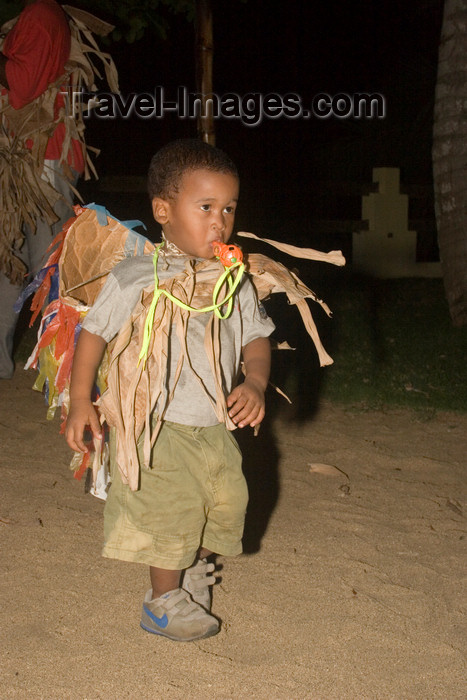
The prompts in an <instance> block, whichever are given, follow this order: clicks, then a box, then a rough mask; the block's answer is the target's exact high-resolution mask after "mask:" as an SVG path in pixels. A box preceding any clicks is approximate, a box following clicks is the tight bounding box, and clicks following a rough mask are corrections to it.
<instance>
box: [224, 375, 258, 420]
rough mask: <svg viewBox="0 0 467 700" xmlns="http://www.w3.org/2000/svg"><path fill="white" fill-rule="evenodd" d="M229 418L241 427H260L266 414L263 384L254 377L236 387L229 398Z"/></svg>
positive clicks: (246, 379)
mask: <svg viewBox="0 0 467 700" xmlns="http://www.w3.org/2000/svg"><path fill="white" fill-rule="evenodd" d="M227 407H228V409H229V416H230V417H231V418H232V420H233V422H234V423H235V424H236V425H237V426H238V427H239V428H244V427H245V426H246V425H251V427H252V428H254V427H255V426H256V425H259V424H260V423H261V421H262V420H263V418H264V414H265V410H264V407H265V401H264V391H263V388H262V386H261V383H260V382H258V381H256V380H255V379H253V378H252V377H251V378H249V377H246V378H245V381H244V382H242V384H239V385H238V386H236V387H235V389H234V390H233V391H232V393H231V394H230V395H229V396H228V397H227Z"/></svg>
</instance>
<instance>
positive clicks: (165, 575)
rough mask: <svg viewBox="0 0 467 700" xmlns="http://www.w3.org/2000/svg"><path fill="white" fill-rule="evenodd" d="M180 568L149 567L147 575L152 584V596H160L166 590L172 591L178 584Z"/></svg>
mask: <svg viewBox="0 0 467 700" xmlns="http://www.w3.org/2000/svg"><path fill="white" fill-rule="evenodd" d="M181 574H182V572H181V571H180V570H177V571H172V570H170V569H159V567H157V566H150V567H149V576H150V578H151V585H152V597H153V599H154V598H160V597H161V595H164V593H167V592H168V591H173V590H174V589H175V588H178V587H179V586H180V576H181Z"/></svg>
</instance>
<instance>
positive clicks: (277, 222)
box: [83, 0, 442, 255]
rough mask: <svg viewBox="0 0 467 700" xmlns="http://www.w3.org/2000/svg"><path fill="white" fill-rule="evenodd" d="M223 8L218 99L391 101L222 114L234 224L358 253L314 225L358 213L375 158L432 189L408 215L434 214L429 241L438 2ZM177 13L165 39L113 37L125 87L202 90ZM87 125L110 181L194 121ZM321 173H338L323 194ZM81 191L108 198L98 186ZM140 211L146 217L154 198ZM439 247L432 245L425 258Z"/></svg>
mask: <svg viewBox="0 0 467 700" xmlns="http://www.w3.org/2000/svg"><path fill="white" fill-rule="evenodd" d="M213 12H214V71H213V73H214V75H213V84H214V91H215V92H216V93H217V94H219V95H222V94H224V93H227V92H236V93H239V94H241V95H244V94H245V93H248V92H260V93H263V94H266V93H269V92H274V93H279V94H285V93H290V92H294V93H298V94H299V95H300V96H301V97H302V100H303V103H304V104H305V106H306V104H307V103H309V102H310V101H311V98H312V97H313V96H314V95H315V94H316V93H319V92H326V93H328V94H331V95H334V94H336V93H339V92H344V93H350V94H351V93H354V92H379V93H382V94H383V95H384V96H385V98H386V110H387V116H386V118H385V119H382V120H381V119H373V120H365V119H362V120H355V119H336V118H330V119H326V120H319V119H317V118H310V119H308V120H303V119H287V118H280V119H275V120H272V119H269V120H268V119H263V121H262V123H261V124H260V125H258V126H255V127H249V126H245V125H244V124H242V123H241V122H240V121H239V120H225V119H224V120H222V119H221V120H216V137H217V145H218V146H219V147H221V148H223V149H225V150H226V151H227V152H228V153H229V154H230V155H231V156H232V158H233V159H234V160H235V161H236V163H237V165H238V168H239V171H240V175H241V185H242V188H241V200H240V208H239V213H238V219H237V228H238V229H239V230H241V229H246V230H250V231H254V232H256V233H257V234H258V235H262V236H268V235H270V236H272V237H274V236H276V237H277V236H279V237H281V238H282V239H283V240H287V241H290V242H297V243H300V244H307V245H311V246H316V247H320V246H322V247H323V246H324V247H325V248H329V247H334V246H335V245H339V246H340V247H342V248H343V249H344V251H345V252H346V253H347V254H349V245H350V237H349V235H348V234H338V233H337V232H336V233H335V234H334V235H333V234H332V233H331V234H326V236H327V237H326V236H324V235H323V234H322V233H320V231H319V226H318V225H317V224H316V225H315V224H314V223H313V222H314V220H317V219H359V218H360V203H361V200H360V197H359V196H358V194H357V195H355V192H358V188H359V187H364V186H365V185H368V184H369V183H371V179H372V168H373V167H378V166H380V167H381V166H390V167H399V168H400V169H401V182H402V187H403V189H404V188H405V190H406V191H408V192H409V193H410V190H411V188H412V189H413V187H414V186H419V185H423V186H424V191H426V192H428V196H427V197H426V198H425V199H424V200H423V202H421V203H420V202H419V203H418V204H417V203H415V206H418V208H419V210H417V211H413V212H411V215H412V216H414V217H416V218H421V217H422V216H423V217H425V218H427V219H428V220H429V219H431V224H428V228H431V237H432V239H433V229H434V219H433V205H432V196H431V194H430V192H431V189H430V188H431V130H432V110H433V97H434V88H435V81H436V69H437V53H438V41H439V35H440V29H441V20H442V1H441V0H413V1H412V2H409V3H407V2H397V1H393V2H388V1H387V0H381V1H378V2H376V1H374V2H371V1H369V0H368V1H364V0H360V1H359V0H356V1H355V2H351V3H350V2H342V1H341V2H337V1H331V2H327V3H317V4H314V5H311V3H305V2H288V3H281V4H276V3H270V2H264V1H262V0H248V2H246V3H243V2H240V1H239V0H230V1H227V0H220V1H214V2H213ZM96 14H99V13H98V12H97V11H96ZM100 14H101V15H102V13H100ZM167 17H168V18H169V22H170V27H169V34H168V38H167V40H165V41H163V40H162V39H158V38H157V37H155V36H154V35H150V34H149V33H147V34H146V35H145V37H144V38H143V39H142V40H140V41H138V42H136V43H134V44H128V43H126V42H119V43H117V44H114V45H113V46H111V47H110V51H111V53H112V55H113V57H114V59H115V62H116V64H117V67H118V69H119V73H120V87H121V92H122V94H123V95H127V94H128V93H130V92H150V93H152V92H153V91H154V88H155V87H156V86H157V85H162V86H164V89H165V92H166V96H167V97H169V98H174V97H175V93H176V89H177V87H178V86H179V85H183V86H186V87H187V89H188V90H190V91H195V90H196V83H195V65H194V44H195V41H194V27H193V25H192V24H190V23H189V22H188V21H187V20H186V19H185V18H184V17H182V16H177V15H167ZM87 132H88V133H87V139H88V143H89V144H91V145H95V146H98V147H99V148H100V149H101V154H100V156H99V158H98V160H97V166H98V171H99V174H100V176H101V178H105V176H109V175H122V174H124V175H145V173H146V170H147V167H148V164H149V160H150V157H151V155H152V154H153V152H155V151H156V150H157V149H158V148H159V147H160V146H161V145H162V144H164V143H165V142H167V141H168V140H171V139H173V138H178V137H185V136H196V121H195V120H193V119H186V120H177V118H176V117H175V116H173V115H167V116H166V117H165V118H164V119H162V120H158V119H148V120H142V119H138V118H137V117H136V116H133V117H131V118H129V119H127V120H123V119H116V120H98V119H96V118H91V119H90V120H88V126H87ZM323 182H326V183H328V184H327V185H326V187H325V188H324V191H323V187H322V184H320V183H323ZM333 183H336V187H334V186H333ZM342 183H352V184H353V186H354V190H355V191H354V192H352V193H350V194H349V193H347V194H346V193H344V194H343V192H342ZM83 189H84V193H85V195H87V194H89V196H92V197H93V198H96V200H98V201H100V202H101V203H103V204H107V202H106V201H102V200H103V197H104V199H105V196H106V195H105V192H104V191H101V192H99V188H98V187H96V184H95V183H92V182H91V183H88V184H87V185H86V186H85V187H83ZM125 202H126V203H127V205H130V206H131V204H132V197H131V196H130V195H128V197H127V198H126V199H125V198H124V199H123V200H122V199H119V201H117V202H116V206H117V209H119V208H120V209H124V208H125ZM140 206H141V205H140ZM411 206H414V203H412V204H411ZM115 214H116V215H117V216H118V215H119V211H115ZM125 214H126V212H125ZM132 215H133V216H139V217H140V218H143V219H144V220H145V222H146V223H148V224H150V214H149V208H145V207H143V212H132ZM148 219H149V220H148ZM427 235H428V236H429V235H430V234H429V233H428V234H427ZM327 243H329V245H327ZM435 245H436V244H435V243H434V242H433V240H432V241H431V243H430V241H428V243H426V245H425V248H426V249H427V251H428V255H430V250H429V249H430V246H431V248H433V247H434V246H435ZM432 252H433V251H431V254H432Z"/></svg>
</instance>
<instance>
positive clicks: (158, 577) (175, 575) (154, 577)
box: [149, 547, 212, 599]
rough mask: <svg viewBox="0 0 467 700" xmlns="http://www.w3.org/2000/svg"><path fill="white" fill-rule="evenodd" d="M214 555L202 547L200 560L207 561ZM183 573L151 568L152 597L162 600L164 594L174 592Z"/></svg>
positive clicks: (155, 567) (178, 570) (199, 554)
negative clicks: (207, 558)
mask: <svg viewBox="0 0 467 700" xmlns="http://www.w3.org/2000/svg"><path fill="white" fill-rule="evenodd" d="M211 554H212V552H211V550H209V549H206V548H205V547H202V548H201V549H200V551H199V552H198V557H197V558H199V559H205V558H206V557H209V556H210V555H211ZM181 575H182V572H181V570H180V569H177V570H175V571H173V570H171V569H160V568H159V567H157V566H150V567H149V576H150V578H151V585H152V597H153V599H154V598H160V597H161V595H164V593H168V591H173V590H174V589H175V588H179V586H180V577H181Z"/></svg>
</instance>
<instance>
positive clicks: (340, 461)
mask: <svg viewBox="0 0 467 700" xmlns="http://www.w3.org/2000/svg"><path fill="white" fill-rule="evenodd" d="M32 382H33V373H32V372H24V371H22V370H21V369H19V370H17V372H16V375H15V377H14V379H13V380H12V381H9V382H6V381H3V382H1V383H0V392H1V393H0V396H1V402H0V444H1V454H0V474H1V505H0V518H1V521H0V536H1V576H0V591H1V598H2V604H1V611H0V615H1V641H0V656H1V668H0V698H1V700H10V699H13V698H33V699H35V698H71V699H75V698H76V699H78V698H79V699H83V700H84V699H85V698H88V699H90V700H95V699H97V698H117V699H119V698H206V697H209V698H213V699H214V700H217V699H219V700H220V699H230V698H233V699H235V698H264V699H266V698H267V699H269V698H281V699H282V698H287V699H289V698H290V699H297V698H312V699H315V698H316V699H318V698H324V699H328V698H329V699H330V698H333V699H334V698H345V699H347V698H349V699H350V698H352V699H353V698H381V699H382V698H400V699H402V698H407V699H410V700H427V699H435V698H439V699H442V700H454V699H460V698H462V699H465V698H466V697H467V683H466V681H467V674H466V660H465V651H466V647H467V630H466V625H465V623H466V605H467V598H466V587H465V582H466V578H467V570H466V558H465V545H466V539H465V532H466V521H465V512H466V495H465V491H463V488H464V485H465V458H466V435H467V415H456V414H438V415H437V416H435V417H434V418H432V419H431V420H426V421H424V420H422V418H421V417H420V416H418V417H417V415H416V414H413V413H409V412H403V411H400V412H393V411H391V412H387V413H383V412H381V413H358V412H351V411H345V410H343V409H342V408H338V407H335V406H332V405H321V407H320V409H319V411H318V412H317V413H316V415H315V417H314V418H313V419H312V420H309V421H308V422H306V423H304V424H297V423H294V422H293V421H292V420H290V419H289V418H288V417H287V415H286V414H285V415H284V412H282V414H281V417H280V418H275V419H274V420H272V421H271V422H270V424H269V425H268V424H266V425H265V426H263V429H262V431H261V433H260V436H259V437H258V438H257V439H256V440H253V439H252V438H251V437H250V435H248V434H244V435H243V440H242V442H244V443H245V444H244V448H245V452H246V458H245V469H246V472H247V475H248V479H249V483H250V490H251V507H250V512H249V516H248V522H247V529H246V535H245V548H246V552H247V553H246V554H245V555H242V556H241V557H238V558H235V559H232V560H224V561H222V562H219V563H220V564H222V571H221V575H222V580H221V582H220V583H219V584H218V585H217V586H216V587H215V592H214V606H213V611H214V612H215V613H216V614H217V615H218V616H219V617H220V618H221V619H222V621H223V625H222V631H221V632H220V634H219V635H218V636H216V637H213V638H210V639H207V640H203V641H200V642H194V643H191V644H180V643H174V642H170V641H168V640H165V639H163V638H159V637H157V636H154V635H149V634H147V633H146V632H144V631H143V630H141V629H140V627H139V615H140V605H141V600H142V596H143V593H144V591H145V590H146V588H147V579H146V576H147V572H146V570H145V569H143V568H142V567H140V566H139V565H132V564H126V563H123V562H117V561H109V560H105V559H103V558H101V556H100V547H101V531H102V502H100V501H99V500H97V499H96V498H94V497H92V496H90V495H85V494H84V489H83V484H82V483H79V482H77V481H75V480H73V478H72V474H71V472H70V471H69V469H68V463H69V458H70V452H69V450H68V448H67V446H66V444H65V442H64V440H63V438H62V437H60V436H59V435H58V421H52V422H47V420H46V419H45V410H44V406H43V400H42V397H41V396H40V394H38V393H37V392H33V391H32V390H31V389H30V387H31V385H32ZM310 464H327V465H332V466H335V467H338V469H339V470H341V471H337V470H336V471H335V472H334V473H332V474H324V473H320V472H319V471H318V472H316V471H315V472H311V471H310Z"/></svg>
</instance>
